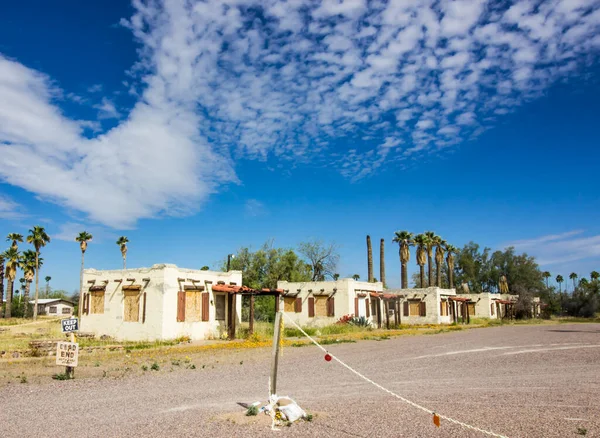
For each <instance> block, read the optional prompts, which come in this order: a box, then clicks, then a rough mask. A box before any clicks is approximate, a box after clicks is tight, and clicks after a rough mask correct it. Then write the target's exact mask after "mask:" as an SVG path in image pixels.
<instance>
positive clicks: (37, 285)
mask: <svg viewBox="0 0 600 438" xmlns="http://www.w3.org/2000/svg"><path fill="white" fill-rule="evenodd" d="M39 294H40V252H39V251H36V252H35V303H34V305H33V320H34V321H35V320H36V319H37V314H38V299H39Z"/></svg>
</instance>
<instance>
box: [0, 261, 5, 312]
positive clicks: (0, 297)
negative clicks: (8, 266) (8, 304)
mask: <svg viewBox="0 0 600 438" xmlns="http://www.w3.org/2000/svg"><path fill="white" fill-rule="evenodd" d="M3 305H4V254H0V318H4V311H3V310H4V309H3V307H2V306H3Z"/></svg>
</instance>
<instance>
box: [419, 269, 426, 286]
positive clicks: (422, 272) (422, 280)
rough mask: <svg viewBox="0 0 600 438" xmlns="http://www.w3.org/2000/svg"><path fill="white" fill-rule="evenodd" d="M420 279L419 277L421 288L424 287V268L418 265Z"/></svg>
mask: <svg viewBox="0 0 600 438" xmlns="http://www.w3.org/2000/svg"><path fill="white" fill-rule="evenodd" d="M419 270H420V277H421V284H420V286H421V287H425V266H423V265H419Z"/></svg>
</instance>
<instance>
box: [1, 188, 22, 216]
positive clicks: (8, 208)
mask: <svg viewBox="0 0 600 438" xmlns="http://www.w3.org/2000/svg"><path fill="white" fill-rule="evenodd" d="M26 216H27V215H26V214H25V213H24V208H23V207H22V206H21V205H20V204H18V203H16V202H15V201H13V200H12V199H11V198H10V197H8V196H7V195H3V194H0V219H7V220H20V219H23V218H25V217H26Z"/></svg>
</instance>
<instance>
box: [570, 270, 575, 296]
mask: <svg viewBox="0 0 600 438" xmlns="http://www.w3.org/2000/svg"><path fill="white" fill-rule="evenodd" d="M569 279H570V280H572V281H573V292H575V289H576V288H577V284H576V282H577V274H576V273H575V272H571V273H570V274H569Z"/></svg>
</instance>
